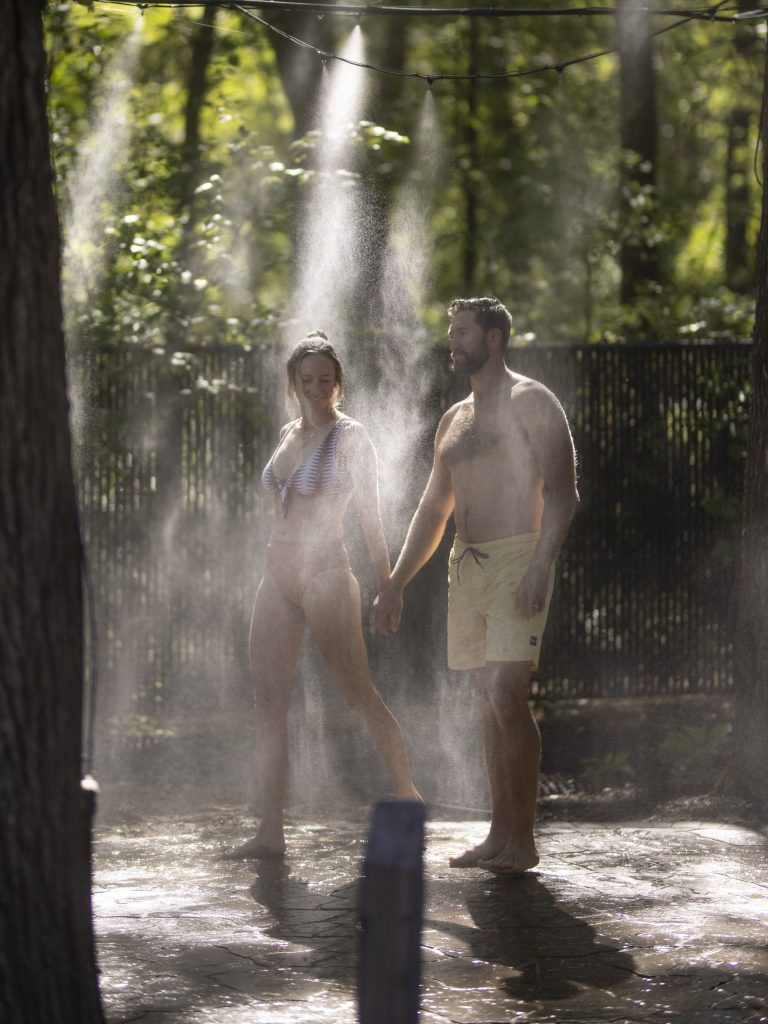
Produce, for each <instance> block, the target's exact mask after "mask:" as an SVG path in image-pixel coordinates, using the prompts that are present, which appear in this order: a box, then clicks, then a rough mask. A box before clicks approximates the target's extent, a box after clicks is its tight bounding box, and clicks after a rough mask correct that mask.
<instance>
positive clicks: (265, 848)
mask: <svg viewBox="0 0 768 1024" xmlns="http://www.w3.org/2000/svg"><path fill="white" fill-rule="evenodd" d="M284 856H285V840H284V839H278V840H267V839H262V838H261V837H259V836H256V838H255V839H249V840H248V842H247V843H243V844H242V846H236V847H235V848H234V850H228V851H227V853H225V854H224V860H262V859H263V858H265V857H284Z"/></svg>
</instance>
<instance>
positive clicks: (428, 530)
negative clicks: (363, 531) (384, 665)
mask: <svg viewBox="0 0 768 1024" xmlns="http://www.w3.org/2000/svg"><path fill="white" fill-rule="evenodd" d="M453 412H454V410H453V409H449V410H448V412H447V413H446V414H445V415H444V416H443V418H442V420H441V421H440V426H439V427H438V428H437V435H436V437H435V457H434V462H433V464H432V472H431V473H430V476H429V480H428V482H427V486H426V488H425V489H424V493H423V494H422V496H421V501H420V502H419V507H418V508H417V509H416V512H415V513H414V516H413V519H412V520H411V525H410V526H409V527H408V534H407V536H406V538H405V544H404V545H403V550H402V551H401V552H400V557H399V558H398V560H397V564H396V565H395V568H394V569H393V570H392V576H391V577H390V580H389V583H388V584H387V586H386V587H384V588H383V589H382V591H381V593H380V594H379V595H378V597H377V598H376V600H375V601H374V605H373V608H374V620H375V623H376V630H377V632H379V633H383V634H384V635H385V636H386V635H387V634H388V633H393V632H394V631H395V630H396V629H397V628H398V626H399V625H400V617H401V615H402V611H403V590H404V589H405V588H406V586H407V585H408V584H409V583H410V581H411V580H412V579H413V577H414V576H415V575H416V573H417V572H418V571H419V569H421V567H422V566H423V565H424V564H425V563H426V562H428V561H429V559H430V558H431V557H432V555H433V554H434V553H435V550H436V549H437V546H438V545H439V543H440V540H441V538H442V536H443V532H444V531H445V524H446V522H447V521H448V517H449V516H450V514H451V513H452V512H453V508H454V497H453V488H452V486H451V478H450V474H449V473H448V471H447V470H446V468H445V466H444V465H443V463H442V459H441V457H440V442H441V440H442V438H443V435H444V434H445V431H446V430H447V428H448V425H449V423H450V420H451V419H452V417H453Z"/></svg>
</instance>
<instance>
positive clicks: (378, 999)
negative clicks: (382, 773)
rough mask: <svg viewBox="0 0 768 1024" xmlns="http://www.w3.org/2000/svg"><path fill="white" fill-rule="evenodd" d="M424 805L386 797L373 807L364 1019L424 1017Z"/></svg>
mask: <svg viewBox="0 0 768 1024" xmlns="http://www.w3.org/2000/svg"><path fill="white" fill-rule="evenodd" d="M424 820H425V808H424V805H423V804H421V803H416V802H412V801H382V802H381V803H378V804H377V805H376V806H375V807H374V809H373V815H372V816H371V827H370V830H369V833H368V847H367V850H366V854H365V860H364V863H363V877H362V881H361V889H360V923H361V925H362V939H361V946H360V978H359V991H358V997H359V1011H360V1024H416V1022H417V1021H418V1019H419V980H420V976H421V918H422V909H423V902H424V879H423V865H422V851H423V849H424Z"/></svg>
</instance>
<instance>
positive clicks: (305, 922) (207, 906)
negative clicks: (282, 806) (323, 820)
mask: <svg viewBox="0 0 768 1024" xmlns="http://www.w3.org/2000/svg"><path fill="white" fill-rule="evenodd" d="M242 828H243V823H242V818H241V817H240V816H239V815H238V814H236V813H235V812H225V811H221V810H212V811H210V812H208V813H206V814H200V815H197V816H196V817H195V818H194V819H190V818H187V819H186V820H179V819H172V818H165V819H159V818H158V819H155V820H153V821H150V822H141V823H138V824H134V825H133V826H113V827H110V828H107V827H104V828H102V829H100V830H99V833H98V836H97V843H96V879H95V893H94V907H95V914H96V921H97V932H98V937H99V957H100V963H101V968H102V987H103V992H104V999H105V1006H106V1010H107V1015H108V1020H109V1021H110V1024H118V1022H120V1024H127V1022H128V1021H141V1022H142V1024H159V1022H160V1021H163V1022H164V1024H192V1022H195V1024H197V1022H202V1024H219V1022H221V1024H241V1022H242V1024H245V1022H246V1021H248V1022H249V1024H288V1022H291V1024H315V1022H321V1021H333V1022H340V1024H346V1022H350V1024H351V1022H353V1021H354V1020H355V1019H356V1012H355V985H356V972H357V947H358V931H357V892H358V872H359V868H360V863H361V859H362V854H363V841H364V833H365V826H364V821H363V820H360V821H357V822H355V823H351V824H339V825H330V824H320V823H315V824H311V825H304V826H301V827H294V828H292V829H291V830H290V835H289V849H290V854H289V856H288V857H287V858H286V860H285V861H267V862H262V863H261V864H255V863H254V864H250V865H249V864H232V863H230V862H224V861H222V860H221V859H219V858H220V854H221V853H222V852H223V851H224V850H225V849H227V848H228V847H230V846H231V845H234V842H235V841H236V839H237V838H238V837H239V836H240V834H241V832H242ZM483 828H484V826H483V824H482V823H479V822H476V821H474V822H439V821H438V822H432V824H431V825H430V828H429V833H428V843H427V850H426V854H425V862H426V869H427V897H426V904H425V921H424V932H423V941H422V953H423V986H422V1015H421V1019H422V1021H423V1022H437V1021H457V1022H466V1024H471V1022H477V1024H480V1022H483V1024H487V1022H500V1021H520V1022H523V1021H524V1022H529V1024H533V1022H539V1021H560V1022H569V1021H570V1022H574V1024H576V1022H592V1021H604V1022H608V1021H648V1022H656V1021H667V1020H668V1021H675V1020H679V1021H685V1022H686V1024H687V1022H689V1021H691V1022H693V1024H709V1022H713V1024H714V1022H715V1021H717V1022H719V1024H730V1022H734V1024H735V1022H746V1021H748V1022H750V1024H753V1022H754V1024H757V1022H760V1021H767V1020H768V1009H767V1006H766V1002H765V994H766V992H768V949H767V948H766V944H765V938H766V933H767V932H768V863H766V857H765V853H766V845H767V844H766V840H765V837H764V836H762V835H760V834H759V833H756V832H751V831H749V830H746V829H738V828H734V827H732V826H715V825H712V824H708V825H703V824H696V823H681V824H676V825H663V826H655V827H654V826H648V825H637V826H631V825H624V824H622V825H620V826H619V825H616V826H611V825H605V824H579V823H570V824H566V823H547V824H545V825H543V826H542V828H541V835H540V849H541V853H542V863H541V866H540V868H539V870H538V871H537V872H536V873H535V874H530V875H528V876H525V877H523V878H517V879H504V878H495V877H493V876H491V875H489V874H487V873H485V872H482V871H480V870H478V869H471V870H469V871H456V870H452V869H450V868H448V867H447V858H448V856H449V855H453V854H456V853H458V852H460V850H461V849H463V848H464V847H465V846H467V845H471V844H472V843H475V842H477V841H478V839H479V838H481V836H482V832H483Z"/></svg>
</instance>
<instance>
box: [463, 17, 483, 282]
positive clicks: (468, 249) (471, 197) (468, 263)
mask: <svg viewBox="0 0 768 1024" xmlns="http://www.w3.org/2000/svg"><path fill="white" fill-rule="evenodd" d="M477 25H478V22H477V18H470V19H469V73H470V75H474V74H475V73H476V72H477V45H478V39H477V35H478V27H477ZM467 108H468V109H467V120H466V123H465V125H464V147H465V152H466V157H467V160H466V168H465V170H464V171H463V172H462V177H463V181H464V213H465V234H464V273H463V278H464V288H465V289H466V293H467V294H468V295H472V294H474V288H475V278H476V276H477V214H478V207H479V200H478V195H477V178H476V175H477V173H478V169H479V168H478V159H479V158H478V145H477V82H476V81H475V79H474V78H471V79H470V80H469V81H468V82H467Z"/></svg>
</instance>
